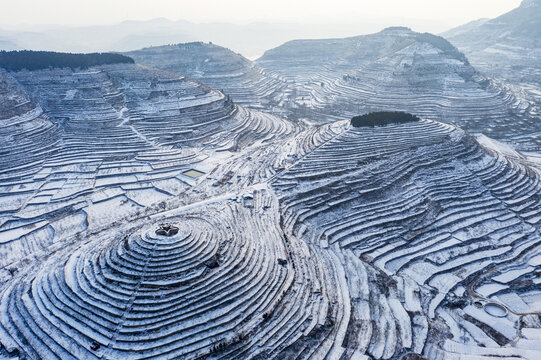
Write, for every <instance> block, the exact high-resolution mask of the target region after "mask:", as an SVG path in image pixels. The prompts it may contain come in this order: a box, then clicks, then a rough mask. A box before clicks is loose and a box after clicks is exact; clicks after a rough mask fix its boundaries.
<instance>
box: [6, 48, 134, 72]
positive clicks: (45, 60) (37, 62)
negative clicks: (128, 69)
mask: <svg viewBox="0 0 541 360" xmlns="http://www.w3.org/2000/svg"><path fill="white" fill-rule="evenodd" d="M134 63H135V61H134V60H133V59H132V58H130V57H128V56H125V55H121V54H113V53H91V54H72V53H59V52H53V51H31V50H21V51H0V67H2V68H4V69H6V70H8V71H20V70H23V69H27V70H40V69H49V68H71V69H76V68H80V69H86V68H89V67H91V66H97V65H106V64H134Z"/></svg>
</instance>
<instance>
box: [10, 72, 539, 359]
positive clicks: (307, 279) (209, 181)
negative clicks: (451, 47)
mask: <svg viewBox="0 0 541 360" xmlns="http://www.w3.org/2000/svg"><path fill="white" fill-rule="evenodd" d="M452 72H454V70H453V71H452ZM1 75H2V76H3V77H2V79H3V80H2V81H3V82H2V83H1V85H2V89H6V90H5V91H4V90H3V91H2V92H1V93H0V96H2V97H1V98H0V99H2V107H3V109H5V110H4V111H5V112H4V114H8V115H7V116H3V118H2V119H1V120H0V125H2V130H0V131H2V132H1V133H0V134H2V136H10V135H11V134H14V133H15V134H17V131H19V132H20V133H21V134H26V133H28V134H30V135H28V136H27V135H23V136H24V138H25V139H27V140H28V141H20V142H16V143H13V144H12V147H10V148H8V150H7V156H8V157H9V156H10V155H11V154H13V159H14V160H13V162H9V161H5V162H4V163H2V167H0V175H1V177H0V186H1V189H2V191H1V192H0V267H1V269H0V359H4V358H5V359H13V358H15V359H16V358H20V359H176V358H178V359H257V360H260V359H337V360H343V359H354V360H358V359H362V360H367V359H392V360H411V359H431V360H432V359H528V360H534V359H539V358H541V330H540V329H541V318H540V314H541V305H540V304H541V292H540V291H539V286H540V285H539V281H538V277H539V276H538V274H539V271H541V234H540V232H539V230H540V224H541V191H540V190H541V184H540V180H541V178H540V176H541V175H540V172H539V170H538V169H536V168H535V167H531V166H530V161H529V160H528V159H526V158H525V157H523V156H522V155H521V154H520V153H519V152H517V151H515V150H513V149H512V148H510V147H507V146H505V145H502V144H500V143H498V142H496V141H494V140H492V139H490V138H489V137H486V136H485V137H482V138H480V139H479V141H478V140H476V139H475V138H474V137H472V136H471V135H469V134H468V133H466V132H465V131H463V130H461V129H460V128H459V127H455V126H453V125H450V124H445V123H442V122H437V121H433V120H427V119H422V120H420V121H416V122H409V123H405V124H400V125H399V124H391V125H387V126H380V127H373V128H372V127H360V128H355V127H352V126H351V125H350V122H349V121H348V120H341V121H328V122H327V123H326V124H324V125H320V126H308V125H306V124H302V123H297V124H293V123H291V122H289V121H287V120H284V119H282V118H279V117H276V116H273V115H269V114H267V113H264V112H260V111H257V110H253V109H249V108H243V107H242V106H239V105H236V104H235V102H234V101H232V99H231V98H230V97H229V96H227V95H224V94H223V93H222V92H220V91H217V90H213V89H212V88H209V87H207V86H206V85H202V84H200V83H198V82H196V81H193V80H189V79H187V78H184V77H182V76H180V75H177V74H175V73H171V72H168V71H163V70H157V69H155V68H150V67H147V66H142V65H109V66H103V67H96V68H91V69H89V70H85V71H72V70H43V71H35V72H28V71H23V72H17V73H11V74H5V73H2V74H1ZM433 80H434V79H433ZM344 81H345V80H344ZM348 81H352V80H351V79H349V80H348ZM434 81H436V80H434ZM490 86H491V85H490ZM472 91H473V90H472ZM13 94H15V96H14V95H13ZM321 96H326V95H325V94H323V93H322V94H321ZM410 100H411V101H413V100H414V99H413V98H410ZM440 100H441V99H440ZM487 101H488V100H487ZM21 104H22V105H21ZM502 109H503V108H502ZM502 111H503V110H502ZM428 113H429V112H428V111H427V114H428ZM467 114H468V112H467V111H465V112H464V114H463V116H464V117H467V116H468V115H467ZM331 118H332V117H331ZM331 118H328V120H331ZM458 118H460V116H458V115H457V119H458ZM453 121H455V120H453ZM456 121H457V122H458V121H459V120H456ZM17 123H21V124H24V125H23V126H17V125H16V124H17ZM42 132H46V133H47V136H40V135H39V134H42ZM4 134H5V135H4ZM32 134H35V136H34V135H32ZM25 152H27V153H28V154H29V156H31V154H34V153H36V154H41V153H43V154H44V155H43V156H42V157H38V156H35V157H34V158H33V159H35V161H29V159H28V158H27V157H25V156H24V154H25ZM164 224H171V225H173V226H175V227H177V228H178V233H176V234H171V235H172V236H166V235H158V234H157V233H156V230H158V229H160V227H161V226H162V225H164ZM164 231H165V230H164Z"/></svg>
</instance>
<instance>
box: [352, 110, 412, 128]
mask: <svg viewBox="0 0 541 360" xmlns="http://www.w3.org/2000/svg"><path fill="white" fill-rule="evenodd" d="M419 120H421V119H420V118H419V117H417V116H415V115H412V114H408V113H406V112H402V111H379V112H371V113H368V114H365V115H360V116H355V117H353V118H351V125H352V126H353V127H375V126H385V125H389V124H404V123H409V122H415V121H419Z"/></svg>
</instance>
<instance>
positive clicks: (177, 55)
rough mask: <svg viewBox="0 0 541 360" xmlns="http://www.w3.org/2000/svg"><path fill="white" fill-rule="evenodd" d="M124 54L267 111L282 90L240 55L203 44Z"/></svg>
mask: <svg viewBox="0 0 541 360" xmlns="http://www.w3.org/2000/svg"><path fill="white" fill-rule="evenodd" d="M126 55H128V56H130V57H131V58H133V59H134V60H135V61H136V62H137V63H139V64H145V65H150V66H154V67H157V68H160V69H164V70H168V71H173V72H176V73H178V74H183V75H185V76H187V77H190V78H192V79H196V80H199V81H202V82H203V83H205V84H207V85H209V86H211V87H213V88H214V89H220V90H221V91H222V92H224V93H225V94H227V95H229V96H230V97H231V98H232V99H233V101H235V103H237V104H239V105H242V106H247V107H251V108H257V109H266V110H270V109H272V108H273V107H274V105H275V103H276V99H277V98H280V97H281V94H280V92H281V91H282V89H283V88H284V83H283V81H282V79H280V78H279V77H277V76H270V75H269V74H266V73H264V72H263V70H262V69H261V68H259V67H257V66H256V65H255V64H254V63H253V62H251V61H250V60H248V59H246V58H245V57H243V56H242V55H240V54H237V53H234V52H233V51H231V50H229V49H226V48H223V47H221V46H218V45H214V44H206V43H202V42H194V43H186V44H178V45H169V46H156V47H150V48H145V49H141V50H138V51H132V52H129V53H126Z"/></svg>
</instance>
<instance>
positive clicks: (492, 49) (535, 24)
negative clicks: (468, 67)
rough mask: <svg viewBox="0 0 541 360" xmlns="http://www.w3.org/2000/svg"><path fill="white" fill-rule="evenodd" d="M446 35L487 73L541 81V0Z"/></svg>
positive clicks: (521, 80)
mask: <svg viewBox="0 0 541 360" xmlns="http://www.w3.org/2000/svg"><path fill="white" fill-rule="evenodd" d="M442 36H444V37H445V38H447V39H448V40H449V41H451V43H453V44H454V45H455V46H456V47H458V48H459V49H460V50H461V51H462V52H464V53H465V54H466V56H467V57H468V59H469V60H470V61H471V63H472V64H473V65H474V66H475V67H476V68H478V69H479V70H481V71H483V72H485V73H488V74H490V75H492V76H496V77H500V78H505V79H507V80H511V81H514V82H520V83H534V84H537V85H539V84H541V0H524V1H523V2H522V4H521V5H520V6H519V7H518V8H516V9H514V10H512V11H510V12H508V13H506V14H504V15H502V16H499V17H497V18H495V19H481V20H476V21H474V22H471V23H468V24H466V25H463V26H459V27H457V28H455V29H452V30H449V31H447V32H445V33H443V34H442Z"/></svg>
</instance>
